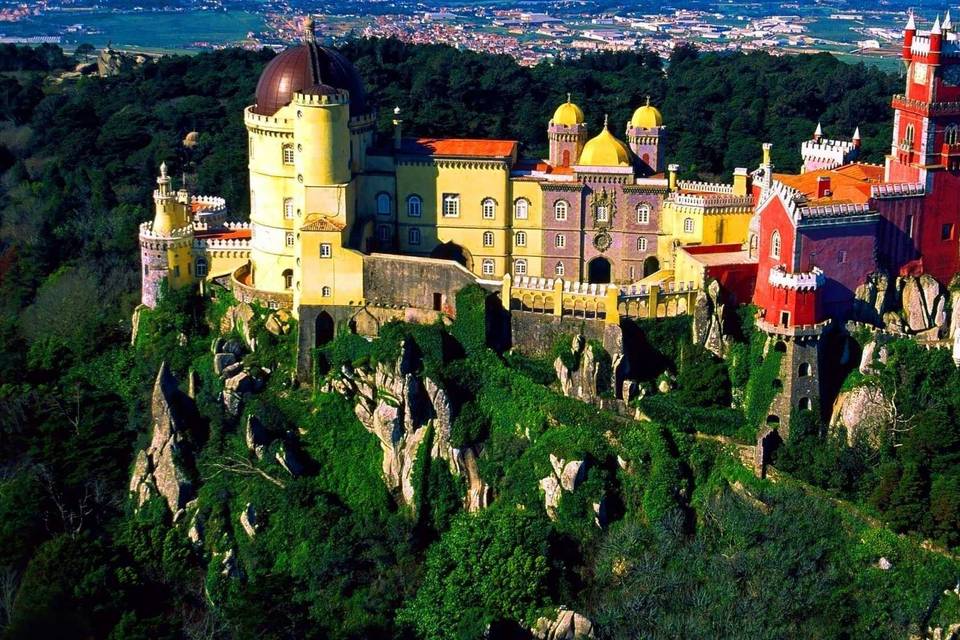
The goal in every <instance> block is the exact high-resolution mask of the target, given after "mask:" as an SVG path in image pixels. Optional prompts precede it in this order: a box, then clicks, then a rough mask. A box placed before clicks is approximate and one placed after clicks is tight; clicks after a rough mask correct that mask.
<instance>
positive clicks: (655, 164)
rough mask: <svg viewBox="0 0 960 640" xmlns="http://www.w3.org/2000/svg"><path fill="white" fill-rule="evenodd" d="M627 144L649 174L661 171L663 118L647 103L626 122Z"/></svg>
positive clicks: (664, 142) (663, 133)
mask: <svg viewBox="0 0 960 640" xmlns="http://www.w3.org/2000/svg"><path fill="white" fill-rule="evenodd" d="M626 134H627V143H628V144H629V145H630V150H631V151H633V154H634V155H635V156H636V157H637V159H638V160H639V161H640V162H641V163H643V165H644V167H645V168H646V169H647V170H648V171H649V172H650V173H660V172H661V171H663V160H664V159H663V156H664V154H663V148H664V146H665V145H666V138H667V128H666V127H665V126H663V116H662V115H661V114H660V111H658V110H657V108H656V107H654V106H652V105H651V104H650V97H649V96H647V103H646V104H645V105H643V106H642V107H639V108H638V109H637V110H636V111H634V112H633V117H631V118H630V121H629V122H627V132H626Z"/></svg>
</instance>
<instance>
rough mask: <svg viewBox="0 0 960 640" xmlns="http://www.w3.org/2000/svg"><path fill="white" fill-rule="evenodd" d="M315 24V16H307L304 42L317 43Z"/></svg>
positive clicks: (304, 23)
mask: <svg viewBox="0 0 960 640" xmlns="http://www.w3.org/2000/svg"><path fill="white" fill-rule="evenodd" d="M313 28H314V22H313V16H311V15H309V14H308V15H307V17H306V19H305V20H304V21H303V41H304V42H316V41H317V35H316V33H315V32H314V30H313Z"/></svg>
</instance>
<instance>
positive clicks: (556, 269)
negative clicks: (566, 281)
mask: <svg viewBox="0 0 960 640" xmlns="http://www.w3.org/2000/svg"><path fill="white" fill-rule="evenodd" d="M553 274H554V275H556V276H562V275H563V263H562V262H558V263H557V266H555V267H554V268H553Z"/></svg>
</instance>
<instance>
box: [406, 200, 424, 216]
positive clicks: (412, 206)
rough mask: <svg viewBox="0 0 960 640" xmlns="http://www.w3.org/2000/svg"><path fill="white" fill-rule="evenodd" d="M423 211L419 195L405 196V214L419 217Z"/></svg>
mask: <svg viewBox="0 0 960 640" xmlns="http://www.w3.org/2000/svg"><path fill="white" fill-rule="evenodd" d="M422 211H423V200H422V199H421V198H420V196H410V197H408V198H407V215H408V216H410V217H411V218H419V217H420V215H421V213H422Z"/></svg>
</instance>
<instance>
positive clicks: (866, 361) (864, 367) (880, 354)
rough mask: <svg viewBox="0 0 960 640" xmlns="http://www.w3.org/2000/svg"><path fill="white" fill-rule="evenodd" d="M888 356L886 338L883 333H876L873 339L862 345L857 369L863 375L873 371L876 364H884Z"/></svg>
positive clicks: (876, 366)
mask: <svg viewBox="0 0 960 640" xmlns="http://www.w3.org/2000/svg"><path fill="white" fill-rule="evenodd" d="M889 357H890V350H889V349H888V348H887V345H886V339H885V338H884V337H883V334H880V333H878V334H876V335H875V336H874V337H873V340H871V341H870V342H868V343H867V344H865V345H863V352H862V353H861V355H860V366H859V368H858V369H859V371H860V373H862V374H864V375H868V374H871V373H875V372H876V369H877V368H878V365H885V364H886V363H887V358H889Z"/></svg>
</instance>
